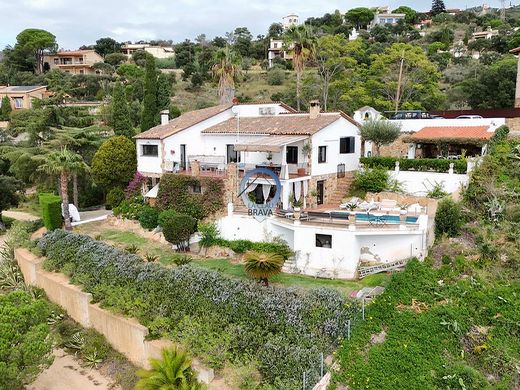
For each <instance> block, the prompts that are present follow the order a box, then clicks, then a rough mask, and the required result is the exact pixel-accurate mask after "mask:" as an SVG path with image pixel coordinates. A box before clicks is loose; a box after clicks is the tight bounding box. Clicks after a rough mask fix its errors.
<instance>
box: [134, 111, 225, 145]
mask: <svg viewBox="0 0 520 390" xmlns="http://www.w3.org/2000/svg"><path fill="white" fill-rule="evenodd" d="M232 106H233V105H232V104H224V105H220V106H214V107H208V108H203V109H201V110H195V111H190V112H186V113H184V114H182V115H181V116H179V117H177V118H175V119H172V120H171V121H170V122H168V124H166V125H159V126H155V127H152V128H151V129H150V130H147V131H143V132H142V133H140V134H137V135H136V136H135V137H134V138H136V139H143V138H145V139H164V138H166V137H169V136H170V135H173V134H175V133H178V132H179V131H182V130H184V129H187V128H188V127H191V126H193V125H196V124H197V123H200V122H202V121H204V120H206V119H209V118H211V117H212V116H215V115H217V114H220V113H222V112H224V111H226V110H228V109H229V108H231V107H232Z"/></svg>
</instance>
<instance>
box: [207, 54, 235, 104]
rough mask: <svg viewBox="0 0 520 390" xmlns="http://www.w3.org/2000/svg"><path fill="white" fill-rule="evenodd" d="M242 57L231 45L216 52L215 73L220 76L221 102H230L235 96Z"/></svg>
mask: <svg viewBox="0 0 520 390" xmlns="http://www.w3.org/2000/svg"><path fill="white" fill-rule="evenodd" d="M239 65H240V57H239V56H238V55H237V53H236V52H235V51H233V50H231V48H230V47H229V46H226V47H225V48H224V49H220V50H219V51H217V52H216V53H215V59H214V65H213V67H212V68H211V70H212V72H213V75H214V76H215V77H216V78H218V96H219V97H220V104H229V103H231V102H232V100H233V98H234V97H235V77H236V76H237V75H238V73H239Z"/></svg>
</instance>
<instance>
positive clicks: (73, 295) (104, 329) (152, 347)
mask: <svg viewBox="0 0 520 390" xmlns="http://www.w3.org/2000/svg"><path fill="white" fill-rule="evenodd" d="M15 258H16V261H17V262H18V265H19V267H20V270H21V272H22V274H23V277H24V280H25V283H27V284H29V285H33V286H36V287H40V288H42V289H43V290H44V291H45V293H46V294H47V297H48V298H49V299H50V300H51V301H52V302H54V303H56V304H58V305H60V306H61V307H62V308H63V309H65V311H66V312H67V313H68V314H69V315H70V316H71V317H72V318H73V319H74V320H75V321H77V322H78V323H80V324H81V325H82V326H84V327H87V328H89V327H92V328H94V329H95V330H97V331H98V332H99V333H101V334H102V335H103V336H105V337H106V339H107V341H108V342H109V343H110V344H111V345H112V347H114V349H116V350H117V351H119V352H121V353H122V354H123V355H125V356H126V357H127V358H128V359H129V360H130V361H131V362H132V363H134V364H135V365H137V366H140V367H145V368H149V362H148V359H149V358H150V357H154V358H160V355H161V350H162V349H163V348H166V347H170V346H172V345H173V343H172V342H171V341H170V340H166V339H161V340H152V341H147V340H146V337H147V336H148V328H146V327H145V326H143V325H141V324H140V323H139V322H138V321H137V320H136V319H134V318H126V317H123V316H120V315H116V314H114V313H111V312H109V311H108V310H105V309H102V308H100V307H99V305H97V304H92V303H90V301H91V299H92V295H91V294H89V293H85V292H83V291H82V290H81V289H80V288H79V287H77V286H74V285H72V284H70V283H69V278H67V277H66V276H65V275H63V274H60V273H54V272H47V271H45V270H43V269H42V263H43V260H44V259H43V258H40V257H37V256H35V255H34V254H32V253H31V252H29V251H28V250H27V249H24V248H18V249H16V250H15ZM192 367H193V369H194V370H195V372H196V373H197V377H198V379H199V381H201V382H203V383H206V384H210V382H211V381H212V380H213V378H214V372H213V370H212V369H208V368H206V367H204V366H203V365H202V364H200V362H199V361H197V360H196V359H194V360H193V364H192ZM209 388H210V389H211V388H212V386H211V384H210V386H209Z"/></svg>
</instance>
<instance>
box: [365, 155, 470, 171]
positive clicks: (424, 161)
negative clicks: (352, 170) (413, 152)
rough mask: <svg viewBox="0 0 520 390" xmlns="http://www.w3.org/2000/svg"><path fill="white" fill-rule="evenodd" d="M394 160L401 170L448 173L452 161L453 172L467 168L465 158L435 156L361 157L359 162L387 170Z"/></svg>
mask: <svg viewBox="0 0 520 390" xmlns="http://www.w3.org/2000/svg"><path fill="white" fill-rule="evenodd" d="M396 161H399V169H400V170H401V171H421V172H425V171H431V172H440V173H448V171H449V169H450V164H451V163H453V171H454V172H455V173H466V171H467V168H468V162H467V160H443V159H436V158H418V159H406V158H396V157H362V158H360V162H361V163H362V164H363V165H364V166H365V167H366V168H377V167H384V168H386V169H388V170H393V169H394V168H395V163H396Z"/></svg>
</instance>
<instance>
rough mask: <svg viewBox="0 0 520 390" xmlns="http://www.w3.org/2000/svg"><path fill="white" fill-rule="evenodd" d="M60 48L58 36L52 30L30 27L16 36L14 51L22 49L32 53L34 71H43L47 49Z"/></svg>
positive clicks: (38, 72) (39, 72)
mask: <svg viewBox="0 0 520 390" xmlns="http://www.w3.org/2000/svg"><path fill="white" fill-rule="evenodd" d="M57 48H58V44H57V43H56V37H55V36H54V35H52V34H51V33H50V32H48V31H45V30H40V29H37V28H28V29H26V30H23V31H22V32H21V33H20V34H18V35H17V36H16V45H15V46H14V51H16V50H21V51H25V52H27V53H30V55H31V56H32V59H31V60H32V61H34V62H33V63H34V71H35V73H37V74H41V73H43V55H44V52H45V51H46V50H49V51H55V50H57Z"/></svg>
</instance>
